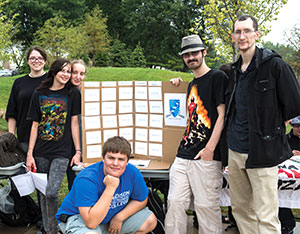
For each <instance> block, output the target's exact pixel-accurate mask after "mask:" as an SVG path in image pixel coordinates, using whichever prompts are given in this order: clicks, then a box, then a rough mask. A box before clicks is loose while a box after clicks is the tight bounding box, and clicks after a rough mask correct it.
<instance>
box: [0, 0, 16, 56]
mask: <svg viewBox="0 0 300 234" xmlns="http://www.w3.org/2000/svg"><path fill="white" fill-rule="evenodd" d="M5 2H7V1H5ZM5 2H0V51H1V52H0V61H1V62H4V61H6V60H8V59H9V54H8V52H9V47H10V46H11V45H12V42H11V36H12V35H11V32H12V30H13V25H12V23H11V21H10V20H7V18H6V16H5V15H3V14H2V6H3V4H4V3H5Z"/></svg>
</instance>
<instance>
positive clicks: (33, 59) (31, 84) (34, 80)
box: [5, 46, 47, 152]
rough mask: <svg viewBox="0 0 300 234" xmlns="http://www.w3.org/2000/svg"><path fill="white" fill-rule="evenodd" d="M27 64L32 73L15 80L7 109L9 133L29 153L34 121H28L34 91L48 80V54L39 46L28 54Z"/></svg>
mask: <svg viewBox="0 0 300 234" xmlns="http://www.w3.org/2000/svg"><path fill="white" fill-rule="evenodd" d="M26 60H27V63H28V65H29V67H30V73H29V74H27V75H25V76H23V77H20V78H18V79H16V80H15V82H14V84H13V86H12V89H11V93H10V97H9V100H8V104H7V108H6V116H5V117H6V120H7V121H8V131H9V132H11V133H12V134H15V131H16V129H17V136H18V140H19V142H20V143H21V144H22V146H23V149H24V151H25V152H27V149H28V143H29V135H30V130H31V124H32V121H29V120H26V116H27V112H28V108H29V104H30V100H31V96H32V93H33V91H34V90H35V89H36V88H37V87H38V86H40V84H41V83H42V81H43V80H45V79H46V77H47V73H46V72H45V71H44V66H45V64H46V62H47V54H46V52H45V50H44V49H42V48H41V47H38V46H34V47H31V48H30V49H29V50H28V52H27V57H26Z"/></svg>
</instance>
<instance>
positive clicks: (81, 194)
mask: <svg viewBox="0 0 300 234" xmlns="http://www.w3.org/2000/svg"><path fill="white" fill-rule="evenodd" d="M103 165H104V164H103V162H98V163H95V164H93V165H91V166H89V167H87V168H85V169H84V170H82V171H81V172H80V173H79V174H78V175H77V177H76V178H75V181H74V184H73V186H72V189H71V191H70V192H69V193H68V195H67V196H66V197H65V199H64V201H63V202H62V204H61V206H60V208H59V210H58V212H57V214H56V218H57V220H58V218H59V216H60V215H61V214H66V215H76V214H79V210H78V207H90V206H94V205H95V203H96V202H97V201H98V200H99V198H100V197H101V195H102V193H103V192H104V190H105V184H104V183H103V179H104V177H105V174H104V170H103ZM119 180H120V183H119V186H118V188H117V189H116V191H115V194H114V196H113V199H112V202H111V204H110V208H109V211H108V213H107V215H106V216H105V218H104V220H103V221H102V222H101V224H106V223H109V221H110V220H111V219H112V218H113V217H114V216H115V215H116V214H117V213H119V212H120V211H121V210H122V209H123V208H124V207H125V206H126V205H127V203H128V202H129V200H137V201H144V200H145V199H146V198H147V196H148V188H147V186H146V183H145V181H144V179H143V176H142V174H141V173H140V171H139V170H138V169H137V168H136V167H135V166H133V165H132V164H130V163H128V165H127V167H126V169H125V171H124V173H123V174H122V175H121V176H120V177H119ZM58 222H60V221H59V220H58Z"/></svg>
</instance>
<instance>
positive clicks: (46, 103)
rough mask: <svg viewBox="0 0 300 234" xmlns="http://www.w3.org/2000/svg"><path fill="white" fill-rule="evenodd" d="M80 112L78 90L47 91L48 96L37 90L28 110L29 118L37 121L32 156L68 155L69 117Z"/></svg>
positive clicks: (70, 144) (69, 139)
mask: <svg viewBox="0 0 300 234" xmlns="http://www.w3.org/2000/svg"><path fill="white" fill-rule="evenodd" d="M80 113H81V96H80V91H79V90H78V89H76V88H74V89H73V90H72V92H71V93H70V94H69V91H68V90H67V89H66V88H64V89H61V90H56V91H52V90H48V93H47V95H45V94H43V93H42V92H41V91H39V90H36V91H35V92H34V93H33V95H32V100H31V104H30V108H29V112H28V119H30V120H32V121H36V122H39V126H38V136H37V140H36V144H35V147H34V151H33V155H34V157H44V158H49V159H51V158H57V157H64V158H71V157H72V156H73V155H71V149H72V146H73V141H72V133H71V117H72V116H74V115H79V114H80Z"/></svg>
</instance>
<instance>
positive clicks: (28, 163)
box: [26, 151, 36, 172]
mask: <svg viewBox="0 0 300 234" xmlns="http://www.w3.org/2000/svg"><path fill="white" fill-rule="evenodd" d="M26 167H27V170H28V171H33V172H34V171H36V164H35V160H34V158H33V156H32V153H31V152H30V151H28V153H27V159H26Z"/></svg>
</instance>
